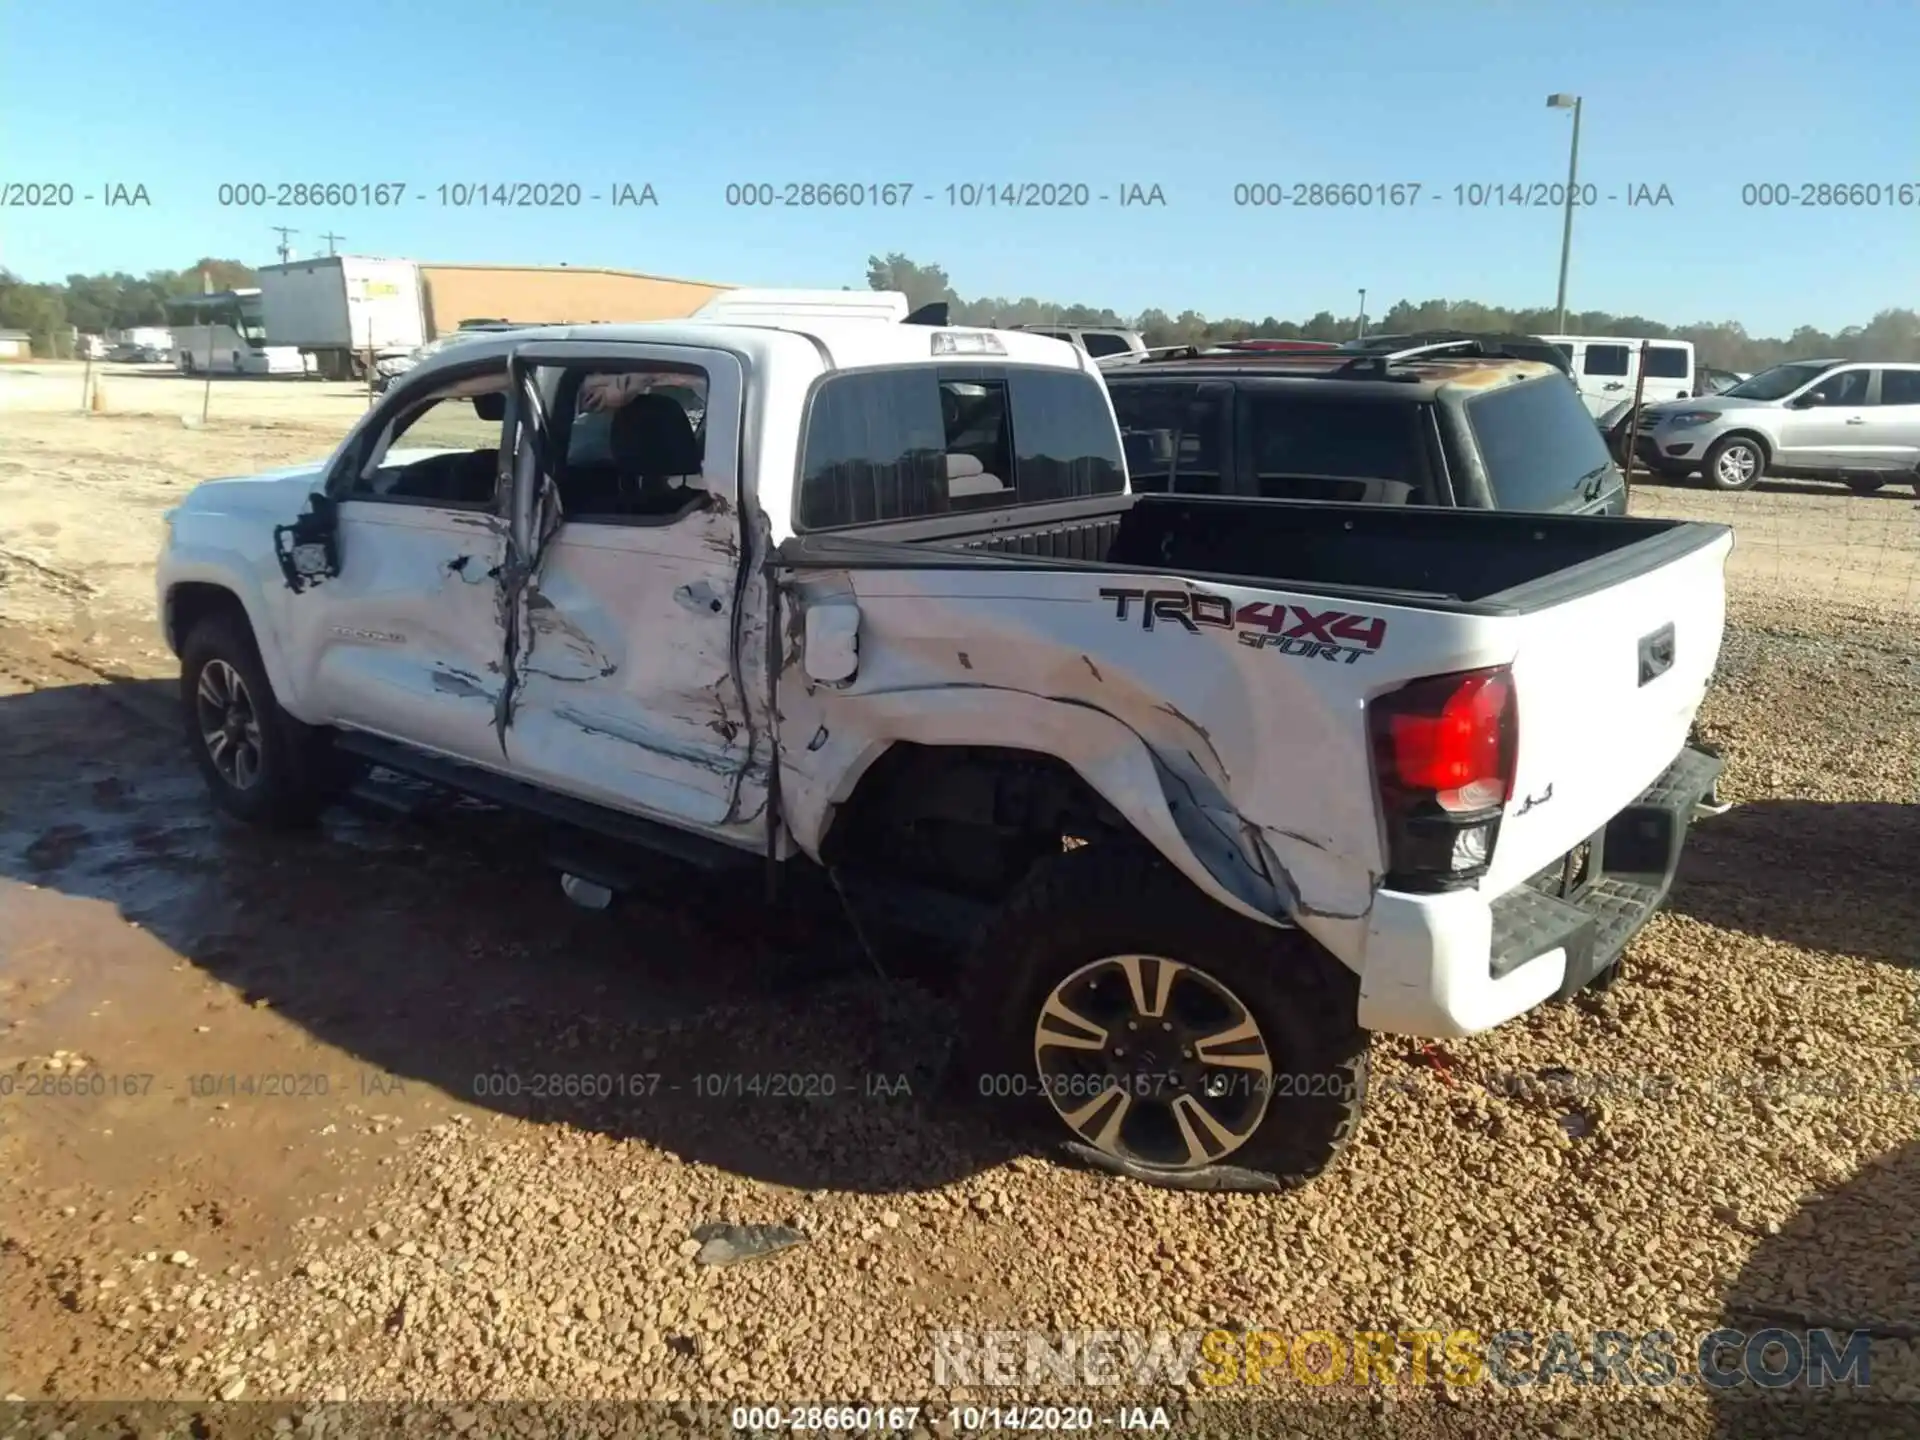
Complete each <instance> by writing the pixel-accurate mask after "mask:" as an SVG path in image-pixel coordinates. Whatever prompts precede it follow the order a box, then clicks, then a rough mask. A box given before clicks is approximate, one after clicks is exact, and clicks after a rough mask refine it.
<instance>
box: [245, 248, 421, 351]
mask: <svg viewBox="0 0 1920 1440" xmlns="http://www.w3.org/2000/svg"><path fill="white" fill-rule="evenodd" d="M258 273H259V276H260V297H261V301H262V304H263V307H264V311H265V316H266V326H267V338H268V339H269V340H270V341H271V342H272V343H273V344H274V345H291V346H293V347H295V348H297V349H299V350H300V351H302V352H304V353H305V354H307V355H309V356H311V357H312V359H313V368H314V369H315V370H317V371H318V372H319V373H320V374H321V375H323V376H325V377H326V378H328V379H330V380H345V379H358V378H360V377H361V376H363V375H364V374H365V373H366V365H367V362H368V357H369V356H371V357H372V359H373V360H374V361H378V360H380V359H382V358H383V357H386V356H390V355H404V354H406V353H407V352H409V351H411V350H414V349H416V348H418V347H419V346H420V345H422V344H424V343H425V342H426V340H427V338H428V336H427V324H426V311H425V307H424V306H423V305H422V303H421V299H420V270H419V267H418V266H416V265H415V264H414V263H413V261H411V260H381V259H376V258H374V257H372V256H366V255H323V256H316V257H314V258H313V259H310V260H290V261H287V262H286V263H285V264H281V265H265V266H262V267H261V268H260V270H259V272H258Z"/></svg>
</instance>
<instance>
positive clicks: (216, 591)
mask: <svg viewBox="0 0 1920 1440" xmlns="http://www.w3.org/2000/svg"><path fill="white" fill-rule="evenodd" d="M220 614H230V615H236V616H238V617H239V618H240V623H241V624H243V625H247V626H248V627H249V628H251V622H249V621H248V619H247V607H246V606H244V605H242V604H241V603H240V597H239V596H238V595H235V594H234V593H233V592H232V591H231V590H229V589H227V588H226V587H225V586H223V585H209V584H207V583H206V582H204V581H200V580H188V581H185V582H183V583H181V584H179V585H176V586H174V587H173V588H172V589H171V590H169V591H168V592H167V617H166V619H167V644H168V645H169V646H170V647H171V648H172V650H173V653H174V654H176V655H178V654H179V653H180V647H181V646H182V645H184V644H186V643H187V636H189V635H191V634H192V633H193V627H194V626H196V625H198V624H199V623H200V622H201V621H202V620H204V619H206V618H207V617H208V616H209V615H220Z"/></svg>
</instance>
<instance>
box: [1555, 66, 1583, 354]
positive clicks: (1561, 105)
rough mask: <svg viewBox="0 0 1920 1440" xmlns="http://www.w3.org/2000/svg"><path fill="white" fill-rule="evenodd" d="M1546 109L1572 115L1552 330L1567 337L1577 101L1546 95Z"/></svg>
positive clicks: (1577, 153)
mask: <svg viewBox="0 0 1920 1440" xmlns="http://www.w3.org/2000/svg"><path fill="white" fill-rule="evenodd" d="M1547 108H1548V109H1549V110H1571V111H1573V145H1572V147H1571V148H1570V149H1569V150H1568V152H1567V218H1566V220H1565V222H1564V223H1563V224H1562V226H1561V229H1560V295H1559V298H1558V299H1557V300H1555V302H1554V310H1555V313H1556V315H1557V317H1558V318H1557V319H1556V320H1555V321H1554V330H1555V332H1556V333H1558V334H1561V335H1564V334H1566V333H1567V261H1568V259H1569V258H1570V257H1571V256H1572V254H1573V197H1574V188H1575V186H1576V185H1577V184H1578V183H1579V179H1578V177H1579V174H1580V97H1579V96H1578V95H1549V96H1547Z"/></svg>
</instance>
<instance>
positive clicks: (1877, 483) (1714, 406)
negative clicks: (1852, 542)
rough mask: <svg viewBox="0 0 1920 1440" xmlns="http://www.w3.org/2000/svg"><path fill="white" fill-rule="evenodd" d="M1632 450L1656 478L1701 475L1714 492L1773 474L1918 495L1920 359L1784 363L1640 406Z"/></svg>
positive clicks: (1866, 490) (1742, 486) (1863, 489)
mask: <svg viewBox="0 0 1920 1440" xmlns="http://www.w3.org/2000/svg"><path fill="white" fill-rule="evenodd" d="M1634 448H1635V453H1636V454H1637V455H1638V457H1639V459H1640V460H1641V462H1642V463H1643V464H1645V465H1647V466H1648V467H1649V468H1650V469H1652V470H1653V471H1654V472H1655V473H1656V474H1660V475H1663V476H1666V477H1667V478H1669V479H1673V480H1684V479H1685V478H1686V477H1687V476H1688V475H1691V474H1693V473H1694V472H1695V471H1698V472H1699V473H1700V475H1701V476H1702V477H1703V478H1704V479H1705V481H1706V483H1707V484H1708V485H1710V486H1711V487H1713V488H1714V489H1716V490H1750V489H1752V488H1753V487H1754V486H1755V485H1757V484H1759V483H1760V481H1761V479H1762V478H1763V477H1765V476H1774V477H1793V478H1804V479H1810V480H1837V481H1840V482H1841V483H1842V484H1844V485H1846V486H1847V487H1848V488H1849V489H1850V490H1852V491H1854V492H1855V493H1856V494H1860V495H1870V494H1872V493H1873V492H1874V491H1876V490H1878V489H1880V488H1881V487H1882V486H1883V485H1887V484H1889V483H1900V482H1907V483H1912V484H1914V486H1915V489H1916V492H1917V493H1920V365H1915V364H1891V363H1889V364H1878V365H1876V364H1871V363H1865V362H1861V361H1857V360H1790V361H1788V362H1787V363H1786V364H1784V365H1775V366H1774V367H1773V368H1772V369H1771V370H1762V371H1761V372H1760V373H1759V374H1758V375H1755V376H1754V377H1753V378H1752V379H1750V380H1743V381H1741V383H1740V384H1738V385H1735V386H1734V387H1733V388H1731V389H1729V390H1724V391H1722V392H1721V393H1720V394H1718V395H1709V396H1704V397H1699V396H1697V397H1695V398H1693V399H1691V400H1668V401H1665V402H1663V403H1661V404H1658V405H1649V406H1646V407H1644V408H1643V409H1642V410H1641V412H1640V428H1639V433H1638V436H1637V443H1636V445H1635V447H1634Z"/></svg>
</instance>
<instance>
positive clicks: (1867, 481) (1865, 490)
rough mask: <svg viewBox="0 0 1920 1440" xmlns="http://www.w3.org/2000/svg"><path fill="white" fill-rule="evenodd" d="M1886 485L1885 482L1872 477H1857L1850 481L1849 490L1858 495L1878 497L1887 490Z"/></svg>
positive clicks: (1848, 483) (1848, 482)
mask: <svg viewBox="0 0 1920 1440" xmlns="http://www.w3.org/2000/svg"><path fill="white" fill-rule="evenodd" d="M1886 484H1887V482H1886V481H1885V480H1883V479H1875V478H1874V477H1873V476H1871V475H1855V476H1853V477H1851V478H1850V479H1848V481H1847V489H1849V490H1851V491H1852V492H1853V493H1854V494H1856V495H1877V494H1879V492H1880V491H1881V490H1883V489H1885V488H1886Z"/></svg>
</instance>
